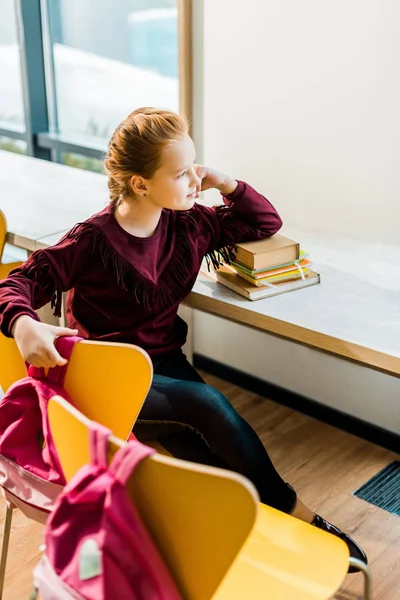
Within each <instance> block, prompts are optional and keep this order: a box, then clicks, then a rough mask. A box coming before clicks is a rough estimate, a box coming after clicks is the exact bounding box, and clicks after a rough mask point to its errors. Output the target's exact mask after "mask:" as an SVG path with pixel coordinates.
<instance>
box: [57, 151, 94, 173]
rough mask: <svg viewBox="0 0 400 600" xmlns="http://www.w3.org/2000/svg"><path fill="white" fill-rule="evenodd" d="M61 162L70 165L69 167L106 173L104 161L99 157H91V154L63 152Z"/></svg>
mask: <svg viewBox="0 0 400 600" xmlns="http://www.w3.org/2000/svg"><path fill="white" fill-rule="evenodd" d="M61 162H62V164H63V165H68V166H69V167H76V168H77V169H86V170H87V171H94V172H95V173H104V166H103V161H102V160H99V159H97V158H91V157H90V156H82V155H81V154H75V153H73V152H62V153H61Z"/></svg>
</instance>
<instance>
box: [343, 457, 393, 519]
mask: <svg viewBox="0 0 400 600" xmlns="http://www.w3.org/2000/svg"><path fill="white" fill-rule="evenodd" d="M354 495H355V496H357V498H361V499H362V500H366V502H369V503H370V504H374V506H378V507H379V508H383V509H384V510H387V511H388V512H391V513H394V514H395V515H399V516H400V461H395V462H392V463H390V464H389V465H387V466H386V467H385V468H384V469H382V470H381V471H379V473H377V474H376V475H374V476H373V477H372V478H371V479H370V480H369V481H367V483H364V485H362V486H361V487H360V488H359V489H358V490H356V491H355V492H354Z"/></svg>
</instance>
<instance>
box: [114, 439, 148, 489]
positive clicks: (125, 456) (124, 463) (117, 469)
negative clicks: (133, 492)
mask: <svg viewBox="0 0 400 600" xmlns="http://www.w3.org/2000/svg"><path fill="white" fill-rule="evenodd" d="M155 452H156V450H154V448H150V447H149V446H145V445H144V444H141V443H140V442H137V441H132V442H127V443H126V444H125V445H124V446H123V447H122V448H120V449H119V450H118V452H116V454H114V457H113V459H112V461H111V464H110V466H109V468H108V470H109V471H110V472H111V473H113V475H114V477H115V478H116V479H118V481H119V482H120V483H122V485H123V486H125V485H126V483H127V482H128V480H129V477H130V476H131V475H132V473H133V471H134V470H135V469H136V467H137V466H138V465H139V464H140V463H141V462H142V460H144V459H145V458H147V457H148V456H150V455H151V454H155Z"/></svg>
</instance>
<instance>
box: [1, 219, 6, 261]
mask: <svg viewBox="0 0 400 600" xmlns="http://www.w3.org/2000/svg"><path fill="white" fill-rule="evenodd" d="M6 237H7V219H6V216H5V214H4V213H3V211H2V210H0V262H1V257H2V256H3V250H4V246H5V243H6Z"/></svg>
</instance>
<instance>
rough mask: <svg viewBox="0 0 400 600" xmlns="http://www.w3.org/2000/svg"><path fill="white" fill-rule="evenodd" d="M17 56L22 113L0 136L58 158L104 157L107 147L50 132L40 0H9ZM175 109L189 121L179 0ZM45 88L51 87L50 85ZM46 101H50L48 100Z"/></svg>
mask: <svg viewBox="0 0 400 600" xmlns="http://www.w3.org/2000/svg"><path fill="white" fill-rule="evenodd" d="M14 2H15V10H16V17H17V29H18V42H19V48H20V59H21V76H22V90H23V101H24V112H25V129H24V128H23V127H19V126H15V125H11V124H8V123H5V122H0V136H2V137H8V138H11V139H16V140H23V141H25V142H26V144H27V155H28V156H33V157H35V158H41V159H44V160H50V161H55V162H59V160H58V159H59V156H60V153H61V152H66V153H73V154H81V155H82V156H87V157H90V158H97V159H100V160H101V159H103V158H104V154H105V151H106V148H105V147H104V146H103V145H102V144H101V143H99V144H96V142H95V141H90V142H88V141H85V139H84V138H76V139H75V138H72V137H71V136H68V135H66V134H56V133H53V132H51V131H50V127H49V114H48V111H49V108H50V110H52V109H53V108H54V106H53V105H54V80H53V81H50V85H49V82H48V81H47V82H46V76H45V72H46V69H45V63H46V58H45V48H44V43H45V42H44V36H43V30H45V33H46V34H47V33H48V31H47V27H46V23H47V21H46V17H47V15H46V5H45V0H14ZM177 5H178V61H179V112H180V113H181V114H182V115H184V116H185V117H186V118H187V119H188V121H189V123H191V120H192V77H193V73H192V0H178V1H177ZM49 88H50V89H49ZM50 102H51V103H52V104H50Z"/></svg>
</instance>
